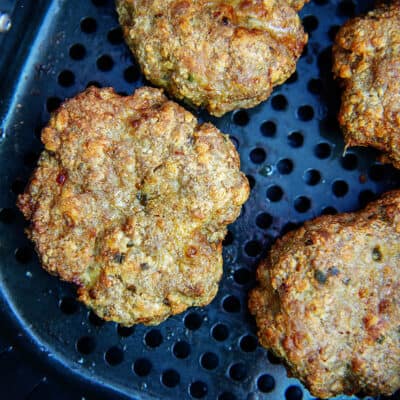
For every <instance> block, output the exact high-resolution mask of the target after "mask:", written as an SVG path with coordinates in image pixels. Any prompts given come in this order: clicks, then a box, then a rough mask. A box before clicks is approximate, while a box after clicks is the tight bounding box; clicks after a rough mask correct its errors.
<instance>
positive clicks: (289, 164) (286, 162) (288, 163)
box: [276, 158, 294, 175]
mask: <svg viewBox="0 0 400 400" xmlns="http://www.w3.org/2000/svg"><path fill="white" fill-rule="evenodd" d="M276 168H277V169H278V172H279V173H280V174H281V175H289V174H290V173H291V172H292V171H293V168H294V165H293V161H292V160H290V159H289V158H284V159H282V160H280V161H279V162H278V164H277V165H276Z"/></svg>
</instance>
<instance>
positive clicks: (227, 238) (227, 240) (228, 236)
mask: <svg viewBox="0 0 400 400" xmlns="http://www.w3.org/2000/svg"><path fill="white" fill-rule="evenodd" d="M234 239H235V237H234V236H233V233H232V232H231V231H228V232H227V233H226V236H225V238H224V240H223V241H222V245H223V246H230V245H231V244H232V243H233V241H234Z"/></svg>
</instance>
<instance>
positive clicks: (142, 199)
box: [136, 192, 147, 206]
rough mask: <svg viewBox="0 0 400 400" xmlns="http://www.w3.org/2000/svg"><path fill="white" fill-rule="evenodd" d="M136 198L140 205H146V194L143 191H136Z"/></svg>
mask: <svg viewBox="0 0 400 400" xmlns="http://www.w3.org/2000/svg"><path fill="white" fill-rule="evenodd" d="M136 198H137V199H138V200H139V202H140V204H141V205H142V206H146V205H147V195H146V194H145V193H142V192H137V193H136Z"/></svg>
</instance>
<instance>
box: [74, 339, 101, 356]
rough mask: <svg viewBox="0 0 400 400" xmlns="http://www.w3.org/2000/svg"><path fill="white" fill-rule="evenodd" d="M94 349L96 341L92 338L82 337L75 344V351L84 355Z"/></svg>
mask: <svg viewBox="0 0 400 400" xmlns="http://www.w3.org/2000/svg"><path fill="white" fill-rule="evenodd" d="M95 348H96V341H95V339H94V337H92V336H82V337H81V338H79V339H78V340H77V342H76V350H77V351H78V352H79V353H81V354H84V355H88V354H91V353H93V352H94V350H95Z"/></svg>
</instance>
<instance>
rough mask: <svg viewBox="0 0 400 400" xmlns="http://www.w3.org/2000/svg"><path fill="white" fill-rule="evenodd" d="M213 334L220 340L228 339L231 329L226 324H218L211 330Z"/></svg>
mask: <svg viewBox="0 0 400 400" xmlns="http://www.w3.org/2000/svg"><path fill="white" fill-rule="evenodd" d="M211 335H212V337H213V338H214V339H215V340H218V342H223V341H224V340H226V339H228V336H229V329H228V327H227V326H226V325H225V324H217V325H215V326H214V327H213V328H212V330H211Z"/></svg>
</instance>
